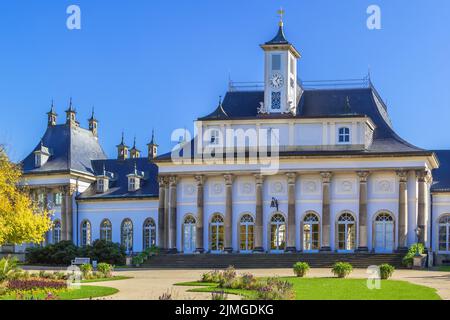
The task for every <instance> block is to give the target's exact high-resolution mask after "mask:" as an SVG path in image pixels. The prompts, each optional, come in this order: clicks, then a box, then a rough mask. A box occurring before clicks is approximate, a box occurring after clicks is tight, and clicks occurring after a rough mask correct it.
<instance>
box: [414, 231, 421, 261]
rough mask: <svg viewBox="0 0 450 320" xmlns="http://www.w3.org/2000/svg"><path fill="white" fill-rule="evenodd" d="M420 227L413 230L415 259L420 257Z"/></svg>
mask: <svg viewBox="0 0 450 320" xmlns="http://www.w3.org/2000/svg"><path fill="white" fill-rule="evenodd" d="M420 229H421V228H420V227H417V228H416V229H414V231H415V232H416V257H420V252H419V236H420V231H421V230H420Z"/></svg>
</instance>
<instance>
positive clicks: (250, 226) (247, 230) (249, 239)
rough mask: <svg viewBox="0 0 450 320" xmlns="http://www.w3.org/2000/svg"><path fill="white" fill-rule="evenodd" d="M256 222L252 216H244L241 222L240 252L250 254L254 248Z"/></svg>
mask: <svg viewBox="0 0 450 320" xmlns="http://www.w3.org/2000/svg"><path fill="white" fill-rule="evenodd" d="M254 227H255V222H254V220H253V217H252V216H251V215H250V214H244V215H243V216H242V217H241V220H240V221H239V240H240V241H239V251H240V252H250V251H252V250H253V248H254Z"/></svg>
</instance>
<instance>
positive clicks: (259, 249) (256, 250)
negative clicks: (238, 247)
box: [253, 247, 264, 253]
mask: <svg viewBox="0 0 450 320" xmlns="http://www.w3.org/2000/svg"><path fill="white" fill-rule="evenodd" d="M253 252H254V253H264V248H263V247H256V248H255V249H253Z"/></svg>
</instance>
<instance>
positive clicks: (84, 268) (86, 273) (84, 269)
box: [80, 263, 92, 279]
mask: <svg viewBox="0 0 450 320" xmlns="http://www.w3.org/2000/svg"><path fill="white" fill-rule="evenodd" d="M80 271H81V273H82V274H83V279H89V278H90V277H91V276H92V265H90V264H89V263H85V264H82V265H81V266H80Z"/></svg>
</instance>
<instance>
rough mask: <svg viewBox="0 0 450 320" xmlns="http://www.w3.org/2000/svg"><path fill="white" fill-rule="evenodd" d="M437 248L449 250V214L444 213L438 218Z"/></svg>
mask: <svg viewBox="0 0 450 320" xmlns="http://www.w3.org/2000/svg"><path fill="white" fill-rule="evenodd" d="M438 237H439V239H438V248H439V249H438V250H439V251H441V252H442V251H445V252H449V251H450V214H446V215H444V216H442V217H441V218H439V235H438Z"/></svg>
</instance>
